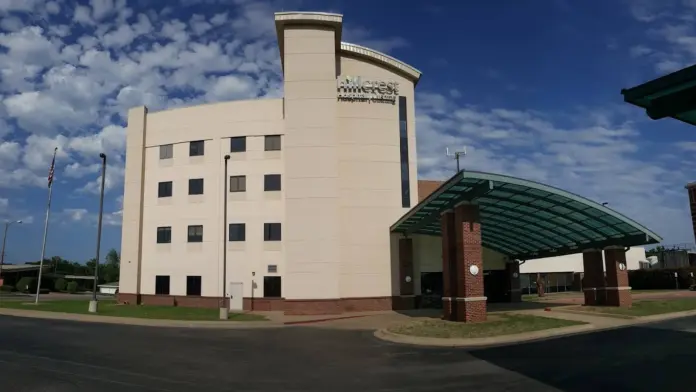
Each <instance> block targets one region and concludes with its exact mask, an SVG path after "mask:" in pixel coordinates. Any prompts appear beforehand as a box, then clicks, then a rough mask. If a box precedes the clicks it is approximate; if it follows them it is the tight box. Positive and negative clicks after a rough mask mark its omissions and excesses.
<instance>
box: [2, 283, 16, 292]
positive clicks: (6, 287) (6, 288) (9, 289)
mask: <svg viewBox="0 0 696 392" xmlns="http://www.w3.org/2000/svg"><path fill="white" fill-rule="evenodd" d="M0 291H2V292H3V293H11V292H12V291H14V287H12V286H10V285H9V284H5V285H2V286H0Z"/></svg>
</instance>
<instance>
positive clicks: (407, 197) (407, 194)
mask: <svg viewBox="0 0 696 392" xmlns="http://www.w3.org/2000/svg"><path fill="white" fill-rule="evenodd" d="M407 102H408V101H406V97H399V147H400V150H401V151H400V153H401V207H403V208H410V207H411V177H410V175H409V162H408V116H407V113H408V112H407V107H406V104H407Z"/></svg>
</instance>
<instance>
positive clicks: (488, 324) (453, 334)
mask: <svg viewBox="0 0 696 392" xmlns="http://www.w3.org/2000/svg"><path fill="white" fill-rule="evenodd" d="M582 324H585V323H583V322H578V321H571V320H561V319H555V318H548V317H539V316H532V315H526V314H496V315H488V320H487V321H485V322H482V323H458V322H452V321H445V320H438V319H427V320H418V321H414V322H411V323H407V324H402V325H396V326H392V327H389V328H388V329H387V330H388V331H389V332H393V333H398V334H402V335H411V336H421V337H431V338H487V337H492V336H501V335H511V334H516V333H523V332H533V331H541V330H545V329H551V328H560V327H571V326H575V325H582Z"/></svg>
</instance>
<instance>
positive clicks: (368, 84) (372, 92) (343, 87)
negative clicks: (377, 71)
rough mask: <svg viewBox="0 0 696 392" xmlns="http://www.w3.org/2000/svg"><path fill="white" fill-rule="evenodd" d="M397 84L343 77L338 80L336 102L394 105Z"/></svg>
mask: <svg viewBox="0 0 696 392" xmlns="http://www.w3.org/2000/svg"><path fill="white" fill-rule="evenodd" d="M398 96H399V83H397V82H385V81H382V80H369V79H363V78H362V77H360V76H344V77H342V78H339V79H338V100H339V101H350V102H375V103H390V104H392V105H393V104H395V103H396V97H398Z"/></svg>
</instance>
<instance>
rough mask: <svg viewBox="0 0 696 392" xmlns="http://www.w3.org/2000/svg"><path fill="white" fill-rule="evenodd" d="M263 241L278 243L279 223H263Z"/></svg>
mask: <svg viewBox="0 0 696 392" xmlns="http://www.w3.org/2000/svg"><path fill="white" fill-rule="evenodd" d="M263 240H264V241H280V223H264V224H263Z"/></svg>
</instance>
